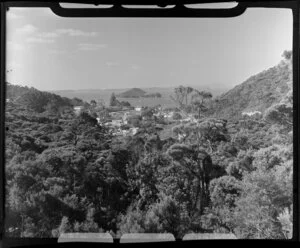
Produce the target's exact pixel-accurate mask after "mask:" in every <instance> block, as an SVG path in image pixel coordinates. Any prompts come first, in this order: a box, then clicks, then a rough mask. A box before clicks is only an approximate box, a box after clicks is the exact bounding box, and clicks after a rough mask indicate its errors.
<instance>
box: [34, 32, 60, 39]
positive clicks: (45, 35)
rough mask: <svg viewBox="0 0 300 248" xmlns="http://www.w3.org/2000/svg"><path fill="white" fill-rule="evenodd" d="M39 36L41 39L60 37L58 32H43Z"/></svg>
mask: <svg viewBox="0 0 300 248" xmlns="http://www.w3.org/2000/svg"><path fill="white" fill-rule="evenodd" d="M37 36H38V37H40V38H57V37H58V36H59V35H58V34H57V33H56V32H43V33H40V34H38V35H37Z"/></svg>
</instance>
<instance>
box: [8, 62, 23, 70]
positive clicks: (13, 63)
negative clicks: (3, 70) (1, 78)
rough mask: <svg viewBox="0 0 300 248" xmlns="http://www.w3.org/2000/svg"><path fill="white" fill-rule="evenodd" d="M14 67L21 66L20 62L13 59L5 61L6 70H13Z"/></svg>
mask: <svg viewBox="0 0 300 248" xmlns="http://www.w3.org/2000/svg"><path fill="white" fill-rule="evenodd" d="M16 68H21V64H20V63H17V62H15V61H11V62H8V63H7V70H13V69H16Z"/></svg>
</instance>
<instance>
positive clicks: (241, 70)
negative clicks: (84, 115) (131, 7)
mask: <svg viewBox="0 0 300 248" xmlns="http://www.w3.org/2000/svg"><path fill="white" fill-rule="evenodd" d="M292 26H293V25H292V12H291V10H288V9H263V8H257V9H249V10H247V11H246V12H245V13H244V14H243V15H241V16H238V17H234V18H64V17H58V16H56V15H55V14H54V13H52V12H51V10H50V9H47V8H35V9H30V8H10V9H9V11H8V12H7V41H6V42H7V51H6V52H7V61H6V64H7V71H8V72H7V81H8V82H10V83H13V84H18V85H26V86H29V87H35V88H37V89H39V90H45V91H46V90H78V89H105V88H108V89H113V88H131V87H139V88H148V87H177V86H179V85H190V86H197V87H198V88H199V87H201V86H202V85H203V86H206V87H207V86H209V87H211V88H218V87H220V88H228V89H229V88H232V87H233V86H235V85H237V84H240V83H242V82H243V81H245V80H246V79H247V78H249V77H250V76H252V75H254V74H257V73H259V72H261V71H263V70H265V69H268V68H270V67H272V66H275V65H276V64H277V63H278V62H279V61H280V60H281V59H282V57H281V55H282V53H283V51H284V50H291V49H292Z"/></svg>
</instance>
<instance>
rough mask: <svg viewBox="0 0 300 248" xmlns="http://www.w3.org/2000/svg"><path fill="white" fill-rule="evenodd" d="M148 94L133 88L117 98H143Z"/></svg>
mask: <svg viewBox="0 0 300 248" xmlns="http://www.w3.org/2000/svg"><path fill="white" fill-rule="evenodd" d="M145 94H146V91H143V90H142V89H140V88H132V89H130V90H127V91H125V92H123V93H121V94H119V95H117V97H121V98H139V97H143V96H144V95H145Z"/></svg>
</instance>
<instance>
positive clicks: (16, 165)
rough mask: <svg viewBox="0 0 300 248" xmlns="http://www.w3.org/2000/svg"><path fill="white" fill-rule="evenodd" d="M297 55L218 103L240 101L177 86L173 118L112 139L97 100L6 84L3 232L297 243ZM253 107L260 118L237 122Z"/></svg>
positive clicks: (156, 115)
mask: <svg viewBox="0 0 300 248" xmlns="http://www.w3.org/2000/svg"><path fill="white" fill-rule="evenodd" d="M291 60H292V58H291V57H288V56H285V58H284V61H283V62H282V63H281V64H280V65H279V66H276V67H274V68H272V69H270V70H267V71H265V72H262V73H260V74H258V75H257V76H255V77H252V78H250V79H249V80H248V81H247V82H245V83H243V84H242V85H240V86H237V87H235V88H234V89H233V90H231V91H229V92H228V93H226V94H224V95H223V96H222V97H221V98H220V100H219V101H224V99H225V100H226V99H227V100H228V101H231V104H229V103H228V104H227V103H226V104H225V103H223V105H222V104H219V103H218V102H215V101H213V98H212V94H211V93H210V92H206V91H199V90H197V89H193V88H191V87H183V86H181V87H178V88H175V90H174V95H173V100H174V102H175V103H176V104H177V108H178V111H177V110H172V111H173V112H175V113H176V115H175V114H174V113H173V112H172V111H171V112H163V110H161V109H160V108H159V107H157V108H147V109H144V110H143V111H141V114H140V115H138V114H136V115H133V116H130V118H128V121H127V122H126V123H123V124H119V125H120V127H118V128H120V129H122V130H121V131H123V130H128V129H134V130H137V131H136V132H135V133H134V134H133V133H132V134H130V135H127V136H125V135H115V133H114V132H113V127H112V126H110V125H112V122H109V121H111V120H108V119H109V118H110V119H111V118H113V117H111V116H108V115H107V107H106V106H104V105H101V106H100V104H99V103H97V102H96V101H93V102H91V103H90V104H88V103H84V102H83V101H80V99H72V100H70V99H68V98H61V97H58V96H57V95H54V94H50V93H46V92H40V91H38V90H35V89H29V88H20V87H14V86H11V85H9V90H8V98H9V101H7V103H6V119H5V121H6V127H7V131H6V140H5V142H6V168H5V169H6V180H7V181H6V194H7V195H6V223H5V231H6V235H8V236H10V237H57V236H59V235H60V234H61V233H64V232H106V231H108V232H110V233H111V234H112V235H113V237H120V235H121V234H123V233H128V232H135V233H136V232H147V233H163V232H169V233H173V234H174V236H175V237H176V238H182V237H183V236H184V235H185V234H186V233H192V232H196V233H234V234H235V235H236V236H237V237H238V238H249V239H253V238H268V239H284V238H291V237H292V215H293V213H292V204H293V198H292V194H293V190H292V175H293V130H292V121H293V120H292V116H293V112H292V100H293V99H292V94H291V93H292V92H291V89H290V88H289V87H290V86H289V84H288V82H290V80H291V73H292V72H291V69H290V64H291ZM77 105H81V106H83V109H82V111H81V112H80V113H76V112H74V109H73V106H77ZM221 107H222V108H221ZM250 110H251V111H254V110H258V111H263V113H262V114H261V115H258V116H251V115H244V116H242V115H238V113H240V112H244V111H250ZM169 113H172V116H176V118H173V119H172V117H168V116H169V115H168V114H169ZM115 114H116V113H115ZM117 114H119V115H121V114H122V113H121V112H119V113H117ZM238 116H239V117H238ZM98 117H99V118H100V119H101V122H99V121H98V120H97V119H96V118H98ZM233 117H234V118H233ZM124 119H125V118H124ZM107 123H110V124H109V125H106V124H107ZM170 129H171V130H170ZM163 131H166V132H167V133H168V134H169V135H168V136H165V137H164V138H163V137H162V136H161V135H160V134H161V133H162V132H163Z"/></svg>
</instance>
